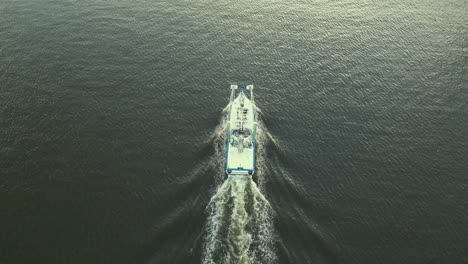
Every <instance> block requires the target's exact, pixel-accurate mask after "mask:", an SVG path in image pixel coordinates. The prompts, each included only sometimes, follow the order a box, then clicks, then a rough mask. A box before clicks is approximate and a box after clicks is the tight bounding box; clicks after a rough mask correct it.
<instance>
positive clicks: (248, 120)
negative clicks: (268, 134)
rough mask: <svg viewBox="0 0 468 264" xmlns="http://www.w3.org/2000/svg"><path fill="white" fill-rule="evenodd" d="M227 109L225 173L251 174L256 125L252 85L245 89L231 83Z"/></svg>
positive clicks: (253, 168)
mask: <svg viewBox="0 0 468 264" xmlns="http://www.w3.org/2000/svg"><path fill="white" fill-rule="evenodd" d="M249 92H250V94H249V96H248V95H247V94H248V93H249ZM236 94H237V95H236ZM227 111H228V113H227V123H228V124H227V132H226V133H227V135H226V173H227V174H228V176H229V175H253V174H254V172H255V144H256V142H255V129H256V126H257V113H256V111H255V103H254V96H253V85H247V87H245V89H244V88H242V87H239V86H238V85H231V97H230V99H229V106H228V110H227Z"/></svg>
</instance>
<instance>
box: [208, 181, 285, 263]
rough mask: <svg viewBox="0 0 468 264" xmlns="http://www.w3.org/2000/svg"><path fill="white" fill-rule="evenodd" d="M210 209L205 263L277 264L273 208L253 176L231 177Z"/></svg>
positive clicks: (223, 185)
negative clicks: (275, 263) (275, 262)
mask: <svg viewBox="0 0 468 264" xmlns="http://www.w3.org/2000/svg"><path fill="white" fill-rule="evenodd" d="M207 210H208V213H209V217H208V223H207V230H206V231H207V232H206V233H207V235H206V238H205V247H204V252H203V253H204V257H203V263H206V264H212V263H213V264H214V263H216V264H218V263H274V261H275V259H276V256H275V253H274V240H273V238H274V236H273V221H272V220H273V213H272V209H271V206H270V204H269V203H268V201H267V200H266V199H265V197H264V196H263V195H262V193H261V192H260V190H259V189H258V188H257V185H256V184H255V182H254V181H253V180H252V179H251V177H249V176H247V175H246V176H231V177H229V178H228V179H227V180H226V181H225V182H224V183H223V184H222V185H221V186H220V188H219V189H218V191H217V192H216V194H215V195H214V196H213V197H212V198H211V201H210V203H209V205H208V207H207Z"/></svg>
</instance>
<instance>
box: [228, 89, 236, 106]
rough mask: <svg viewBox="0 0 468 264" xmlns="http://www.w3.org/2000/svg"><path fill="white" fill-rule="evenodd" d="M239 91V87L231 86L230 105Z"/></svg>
mask: <svg viewBox="0 0 468 264" xmlns="http://www.w3.org/2000/svg"><path fill="white" fill-rule="evenodd" d="M236 90H237V85H235V84H231V97H230V98H229V103H232V101H233V100H234V93H235V91H236Z"/></svg>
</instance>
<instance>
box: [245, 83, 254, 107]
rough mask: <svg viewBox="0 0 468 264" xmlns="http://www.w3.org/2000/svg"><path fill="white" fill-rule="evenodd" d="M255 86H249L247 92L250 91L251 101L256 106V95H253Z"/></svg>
mask: <svg viewBox="0 0 468 264" xmlns="http://www.w3.org/2000/svg"><path fill="white" fill-rule="evenodd" d="M253 88H254V86H253V84H249V85H247V91H250V101H252V103H253V104H255V102H254V95H253Z"/></svg>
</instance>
